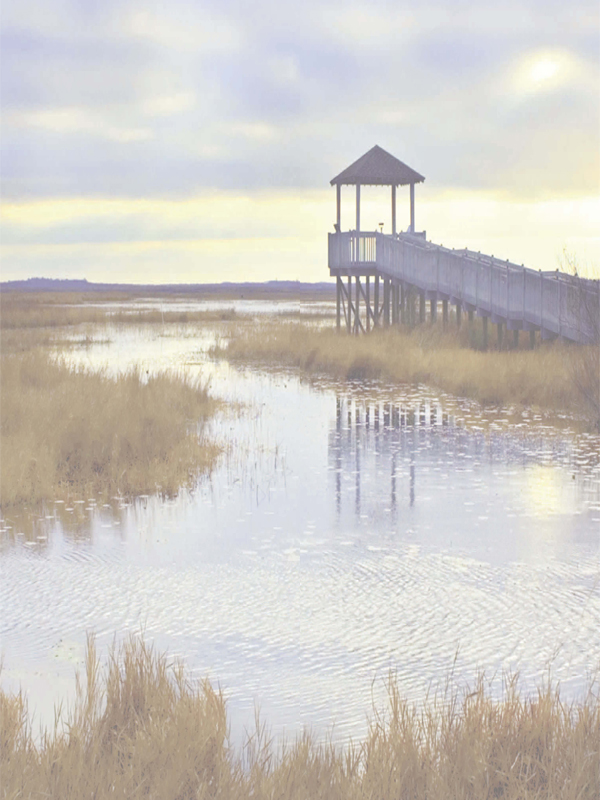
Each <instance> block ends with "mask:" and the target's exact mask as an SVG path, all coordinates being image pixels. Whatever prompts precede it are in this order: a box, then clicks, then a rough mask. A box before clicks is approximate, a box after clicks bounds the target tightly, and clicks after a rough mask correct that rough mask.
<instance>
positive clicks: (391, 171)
mask: <svg viewBox="0 0 600 800" xmlns="http://www.w3.org/2000/svg"><path fill="white" fill-rule="evenodd" d="M424 180H425V178H424V177H423V175H419V173H418V172H415V170H414V169H411V168H410V167H409V166H407V165H406V164H404V163H403V162H402V161H400V160H399V159H398V158H396V157H395V156H393V155H391V153H388V152H387V150H384V149H383V147H379V145H378V144H376V145H375V147H372V148H371V149H370V150H369V151H368V152H367V153H365V154H364V155H363V156H361V157H360V158H359V159H357V160H356V161H355V162H354V163H353V164H350V166H349V167H346V169H345V170H344V171H343V172H340V174H339V175H336V177H335V178H333V179H332V180H331V181H330V183H331V185H332V186H334V185H335V184H340V185H342V184H356V183H360V184H363V185H365V184H366V185H372V186H406V184H409V183H422V182H423V181H424Z"/></svg>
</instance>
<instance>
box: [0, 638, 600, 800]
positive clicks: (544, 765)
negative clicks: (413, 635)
mask: <svg viewBox="0 0 600 800" xmlns="http://www.w3.org/2000/svg"><path fill="white" fill-rule="evenodd" d="M516 683H517V682H516V678H513V679H512V680H509V681H507V683H506V688H505V692H504V697H503V698H502V699H501V700H493V699H492V698H491V696H490V695H489V693H488V692H487V690H486V684H485V682H484V680H483V679H482V678H480V679H479V680H478V682H477V683H476V685H475V687H474V688H473V689H472V690H471V691H463V692H459V691H458V690H450V691H449V692H448V691H446V693H444V694H443V695H441V696H438V697H433V698H430V699H429V700H428V701H426V702H425V704H424V706H423V707H421V708H416V707H413V706H411V705H410V704H409V703H407V702H406V701H405V700H404V699H403V698H402V694H401V687H400V686H399V684H398V682H397V681H396V680H395V679H394V678H393V677H392V678H390V680H389V682H388V705H387V709H386V710H385V711H384V712H379V713H377V712H375V713H374V714H373V718H372V721H371V723H370V726H369V730H368V733H367V735H366V736H365V738H364V740H363V741H359V742H356V743H354V744H350V745H347V746H345V747H339V746H338V747H336V746H334V744H333V743H331V742H329V743H325V744H323V743H319V742H318V741H316V740H315V738H313V737H312V736H311V735H310V734H308V733H305V734H304V735H302V736H300V737H299V738H298V739H297V740H296V741H295V742H293V743H288V744H287V745H286V746H282V747H278V748H276V747H275V746H274V744H273V742H272V741H271V739H270V738H269V735H268V731H267V729H266V727H265V726H264V725H262V724H261V723H260V721H257V724H256V730H255V732H254V733H252V734H250V735H249V736H248V737H247V740H246V741H245V743H244V744H243V746H242V748H241V749H236V748H234V746H233V744H232V742H231V739H230V736H229V726H228V719H227V710H226V704H225V700H224V697H223V694H222V692H221V691H219V690H215V689H214V688H213V687H212V686H211V685H210V684H209V683H208V682H206V681H205V682H201V683H197V682H193V681H191V680H190V679H189V677H188V676H187V675H186V673H185V671H184V669H183V668H182V666H181V665H178V664H169V662H168V660H167V658H166V657H165V656H164V655H162V654H157V653H156V652H155V651H153V650H152V648H151V647H150V646H148V645H147V644H145V643H144V642H143V641H142V640H140V639H129V640H128V641H127V642H125V643H124V644H123V645H122V646H121V648H120V649H117V648H113V650H112V652H111V654H110V657H109V659H108V664H107V666H106V668H105V669H104V670H102V669H101V667H100V665H99V662H98V659H97V656H96V652H95V648H94V643H93V640H89V641H88V649H87V658H86V678H85V686H84V684H83V682H81V683H79V682H78V691H77V700H76V702H75V705H74V707H73V708H72V710H71V712H70V713H69V715H68V716H66V715H62V714H61V713H60V712H57V714H56V719H55V724H54V726H53V728H52V729H50V730H47V731H45V732H43V734H42V735H41V738H40V737H38V738H37V739H36V737H35V736H34V733H33V725H32V720H31V717H30V715H29V713H28V708H27V703H26V699H25V698H24V697H23V695H21V694H19V695H9V694H7V693H5V692H3V691H2V692H0V747H1V750H0V759H1V761H0V770H1V775H2V784H1V788H2V796H3V797H4V798H7V799H8V798H11V799H12V798H15V799H16V798H20V797H56V798H59V797H60V798H62V799H64V800H71V798H73V799H75V798H77V799H79V798H83V797H94V798H96V800H102V798H109V797H110V798H115V797H119V798H141V797H144V798H156V800H188V799H189V800H192V798H209V797H210V798H227V799H228V800H229V799H230V800H238V799H239V800H241V799H242V798H249V797H252V798H255V799H256V800H263V798H264V800H272V798H280V800H309V798H310V799H311V800H313V798H314V800H319V799H322V800H359V798H361V800H363V799H364V798H370V800H409V798H410V800H448V798H471V799H472V800H487V799H488V798H489V799H490V800H491V799H492V798H494V799H495V798H503V800H533V799H534V798H535V800H551V799H552V800H556V799H557V798H561V800H592V799H594V800H595V799H596V798H597V797H598V793H599V791H600V777H599V771H598V763H599V762H598V759H599V757H600V703H599V702H598V695H597V693H595V692H594V691H593V690H594V686H593V685H592V686H590V689H589V691H588V693H587V695H586V697H585V698H584V700H583V701H582V702H581V703H580V704H574V703H572V704H569V703H565V702H563V701H562V700H561V698H560V694H559V692H558V691H557V690H554V689H552V688H551V687H546V688H542V689H540V690H539V692H538V693H537V695H536V696H535V697H533V698H522V697H521V696H520V694H519V692H518V690H517V688H516Z"/></svg>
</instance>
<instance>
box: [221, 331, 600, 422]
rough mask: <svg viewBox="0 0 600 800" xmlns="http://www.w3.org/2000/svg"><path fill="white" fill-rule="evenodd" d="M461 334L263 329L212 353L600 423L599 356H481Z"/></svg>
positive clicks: (571, 350)
mask: <svg viewBox="0 0 600 800" xmlns="http://www.w3.org/2000/svg"><path fill="white" fill-rule="evenodd" d="M467 336H468V333H467V332H466V331H465V332H461V333H460V334H458V333H444V332H443V331H441V329H440V327H436V326H434V327H430V326H423V327H419V328H416V329H415V330H413V331H412V332H407V331H403V330H399V329H388V330H380V331H376V332H373V333H371V334H370V335H369V336H358V337H356V336H348V335H346V334H345V333H343V334H338V333H337V332H336V331H335V330H333V329H331V328H325V329H321V330H317V329H315V328H311V327H309V326H305V325H300V324H297V325H293V324H287V325H286V324H274V323H266V324H263V325H262V326H255V327H254V328H252V329H249V330H246V331H245V332H244V335H243V336H239V335H235V332H234V333H233V335H232V336H231V337H230V338H229V341H228V343H227V345H226V347H224V348H221V349H217V350H216V351H215V353H216V354H221V355H226V356H227V357H228V358H230V359H233V360H238V361H243V360H250V361H260V362H263V363H269V364H279V365H285V366H293V367H299V368H300V369H302V370H303V371H305V372H307V373H325V374H328V375H332V376H334V377H336V378H342V379H348V380H364V379H375V378H381V379H385V380H390V381H398V382H408V383H425V384H428V385H430V386H434V387H437V388H439V389H442V390H443V391H446V392H449V393H452V394H454V395H457V396H459V397H471V398H473V399H475V400H478V401H479V402H481V403H484V404H514V403H517V404H521V405H535V406H540V407H542V408H547V409H554V410H558V411H570V412H573V413H579V414H583V415H584V416H586V418H587V419H589V420H590V423H591V425H592V426H594V425H598V424H600V398H599V396H600V351H599V349H598V347H595V348H594V347H589V348H586V347H576V346H569V345H566V344H560V343H554V344H552V345H543V346H541V347H539V348H537V349H536V350H533V351H531V350H517V351H498V350H490V351H487V352H481V351H478V350H475V349H473V348H472V347H471V346H469V345H470V342H469V340H468V338H467Z"/></svg>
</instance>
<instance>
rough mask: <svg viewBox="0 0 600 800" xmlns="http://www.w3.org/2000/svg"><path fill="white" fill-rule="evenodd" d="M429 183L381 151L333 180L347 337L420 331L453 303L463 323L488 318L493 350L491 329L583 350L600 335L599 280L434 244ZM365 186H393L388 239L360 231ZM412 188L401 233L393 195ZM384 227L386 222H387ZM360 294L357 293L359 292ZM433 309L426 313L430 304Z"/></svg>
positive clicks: (332, 238)
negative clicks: (345, 219)
mask: <svg viewBox="0 0 600 800" xmlns="http://www.w3.org/2000/svg"><path fill="white" fill-rule="evenodd" d="M424 180H425V178H424V177H423V175H421V174H420V173H419V172H416V171H415V170H414V169H412V168H411V167H409V166H407V165H406V164H404V163H403V162H402V161H399V160H398V159H397V158H396V157H395V156H392V155H391V154H390V153H388V152H386V151H385V150H383V149H382V148H381V147H379V146H378V145H375V146H374V147H372V148H371V150H369V151H368V152H367V153H365V154H364V155H362V156H361V157H360V158H359V159H357V160H356V161H355V162H353V163H352V164H351V165H350V166H349V167H347V168H346V169H345V170H343V171H342V172H340V174H339V175H337V176H336V177H335V178H333V179H332V180H331V181H330V183H331V185H332V186H335V187H336V223H335V225H334V227H335V233H331V234H329V272H330V274H331V275H332V276H334V277H335V278H336V279H337V281H336V282H337V325H338V328H341V325H342V312H343V315H344V321H345V325H346V327H347V329H348V331H349V332H353V333H359V332H360V331H365V332H366V331H369V330H370V329H371V327H377V326H379V325H394V324H397V323H406V324H408V325H414V324H415V323H416V322H425V320H426V318H427V317H429V319H430V320H431V321H432V322H433V321H435V320H436V318H437V315H438V310H439V305H440V303H441V313H442V318H443V320H444V322H445V323H447V322H448V320H449V313H450V312H449V305H450V306H452V305H453V306H454V307H455V310H454V312H453V315H454V318H455V319H456V322H457V324H458V325H460V324H461V319H462V314H463V312H466V313H467V314H468V318H469V321H472V320H473V317H474V315H475V314H477V316H479V317H481V318H482V319H483V344H484V347H487V343H488V323H489V322H490V321H491V322H492V323H495V324H496V325H497V326H498V341H499V344H501V343H502V337H503V336H504V332H505V331H506V330H511V331H513V346H514V345H517V344H518V341H519V331H529V333H530V344H531V346H533V345H534V343H535V338H536V331H540V335H541V337H542V338H544V339H551V338H555V337H562V338H563V339H566V340H569V341H572V342H579V343H582V344H587V343H592V342H598V340H599V338H600V281H598V280H595V281H591V280H585V279H583V278H578V277H575V276H572V275H567V274H566V273H564V272H559V271H558V270H556V271H555V272H541V271H540V272H536V271H535V270H532V269H527V268H526V267H524V266H519V265H518V264H512V263H511V262H510V261H500V260H499V259H496V258H494V257H493V256H486V255H482V254H481V253H475V252H472V251H470V250H449V249H448V248H447V247H442V246H441V245H437V244H433V242H428V241H427V240H426V238H425V234H424V233H416V228H415V186H416V185H417V184H421V183H423V181H424ZM342 186H354V187H355V190H356V226H355V229H354V230H353V231H348V232H342V230H341V189H342ZM361 186H382V187H383V186H387V187H390V188H391V223H392V224H391V229H392V232H391V234H389V235H384V234H383V233H377V232H375V233H367V232H364V231H362V230H361V224H360V211H361V202H360V194H361ZM400 186H408V187H409V191H410V225H409V227H408V231H407V232H406V233H396V191H397V188H398V187H400ZM380 225H381V227H382V229H383V223H380ZM353 287H354V289H353ZM428 304H429V314H428V313H427V305H428Z"/></svg>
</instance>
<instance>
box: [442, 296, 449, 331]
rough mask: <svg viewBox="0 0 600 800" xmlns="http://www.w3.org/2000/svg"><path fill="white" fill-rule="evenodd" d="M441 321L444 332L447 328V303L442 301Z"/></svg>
mask: <svg viewBox="0 0 600 800" xmlns="http://www.w3.org/2000/svg"><path fill="white" fill-rule="evenodd" d="M442 319H443V323H444V330H445V329H446V328H447V327H448V301H447V300H442Z"/></svg>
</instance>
